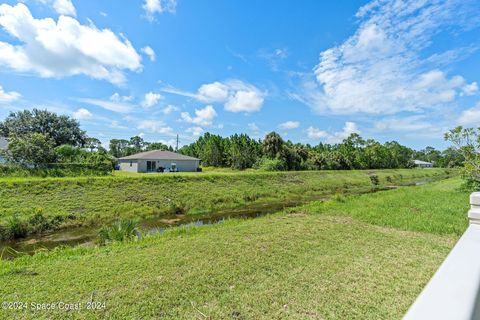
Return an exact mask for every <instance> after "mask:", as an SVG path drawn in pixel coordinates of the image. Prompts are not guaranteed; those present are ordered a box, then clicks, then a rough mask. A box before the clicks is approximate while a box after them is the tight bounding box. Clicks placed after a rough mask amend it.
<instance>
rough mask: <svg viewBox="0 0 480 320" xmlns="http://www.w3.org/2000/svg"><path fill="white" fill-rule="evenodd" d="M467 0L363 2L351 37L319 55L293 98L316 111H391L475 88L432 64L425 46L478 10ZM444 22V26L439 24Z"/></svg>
mask: <svg viewBox="0 0 480 320" xmlns="http://www.w3.org/2000/svg"><path fill="white" fill-rule="evenodd" d="M466 2H468V1H463V2H462V1H457V0H452V1H428V0H425V1H373V2H371V3H370V4H368V5H366V6H364V7H362V8H361V9H360V10H359V11H358V13H357V17H359V18H360V25H359V27H358V29H357V31H356V32H355V34H354V35H353V36H351V37H350V38H348V39H347V40H346V41H344V42H343V43H342V44H340V45H339V46H336V47H333V48H330V49H327V50H325V51H323V52H322V53H321V54H320V62H319V64H318V65H317V66H316V67H315V71H314V75H315V80H314V81H311V80H306V81H305V83H304V84H303V90H302V91H301V92H299V93H298V94H294V95H293V97H294V98H296V99H299V100H301V101H303V102H305V103H306V104H308V105H310V106H311V107H312V109H313V110H314V111H316V112H318V113H335V114H352V113H358V112H364V113H377V114H393V113H397V112H401V111H418V110H421V109H427V108H429V109H430V108H436V107H438V106H443V105H446V104H448V103H451V102H453V101H454V100H455V99H456V98H457V97H458V96H459V95H460V94H462V93H466V92H470V93H471V92H475V91H476V90H475V87H476V86H475V85H474V84H468V83H467V82H466V80H465V79H464V78H463V77H461V76H458V75H457V76H449V75H448V74H447V73H446V72H445V71H443V70H440V69H439V68H438V66H432V64H431V61H430V60H429V59H428V54H427V53H426V52H425V50H424V49H426V48H428V47H429V46H430V44H431V43H432V39H433V37H434V36H435V35H437V34H438V33H439V32H441V31H442V30H443V29H448V27H456V26H460V27H463V24H465V23H469V22H468V21H469V20H471V19H469V17H470V18H471V17H475V14H476V13H478V12H474V11H479V10H473V12H472V11H468V10H467V9H466V7H467V6H468V4H466ZM443 27H446V28H443Z"/></svg>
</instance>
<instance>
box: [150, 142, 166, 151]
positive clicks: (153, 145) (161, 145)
mask: <svg viewBox="0 0 480 320" xmlns="http://www.w3.org/2000/svg"><path fill="white" fill-rule="evenodd" d="M153 150H161V151H172V150H173V149H172V147H169V146H167V145H166V144H164V143H161V142H151V143H149V144H148V145H147V147H146V148H145V151H153Z"/></svg>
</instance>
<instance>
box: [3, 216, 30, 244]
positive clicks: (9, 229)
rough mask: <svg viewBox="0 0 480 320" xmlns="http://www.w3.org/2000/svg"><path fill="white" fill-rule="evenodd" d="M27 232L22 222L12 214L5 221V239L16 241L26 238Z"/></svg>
mask: <svg viewBox="0 0 480 320" xmlns="http://www.w3.org/2000/svg"><path fill="white" fill-rule="evenodd" d="M27 234H28V230H27V226H26V224H25V222H24V221H22V220H20V218H19V217H18V216H17V215H16V214H14V215H13V216H12V217H11V218H10V219H8V221H7V226H6V238H7V239H17V238H23V237H25V236H27Z"/></svg>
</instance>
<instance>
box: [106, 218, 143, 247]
mask: <svg viewBox="0 0 480 320" xmlns="http://www.w3.org/2000/svg"><path fill="white" fill-rule="evenodd" d="M98 236H99V243H100V244H101V245H105V244H106V243H107V242H124V241H131V240H133V239H135V238H137V237H139V236H140V233H139V232H138V225H137V223H136V222H135V221H132V220H121V221H119V222H117V223H115V224H113V225H111V226H103V227H102V228H101V229H100V230H99V231H98Z"/></svg>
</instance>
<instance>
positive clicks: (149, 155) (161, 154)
mask: <svg viewBox="0 0 480 320" xmlns="http://www.w3.org/2000/svg"><path fill="white" fill-rule="evenodd" d="M120 160H200V159H197V158H194V157H189V156H185V155H183V154H179V153H175V152H170V151H160V150H153V151H146V152H141V153H137V154H132V155H131V156H127V157H123V158H120Z"/></svg>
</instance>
